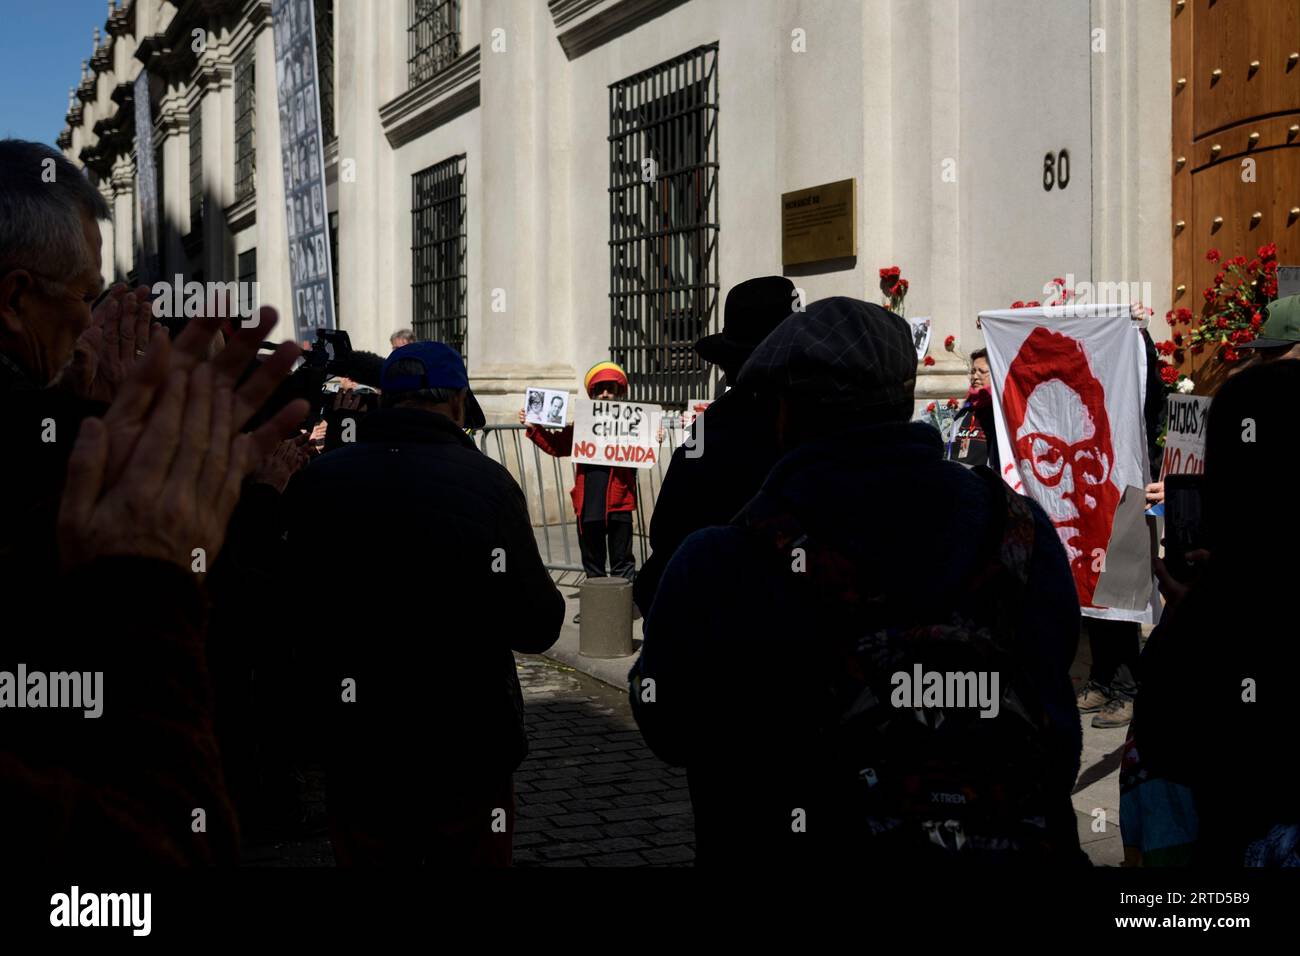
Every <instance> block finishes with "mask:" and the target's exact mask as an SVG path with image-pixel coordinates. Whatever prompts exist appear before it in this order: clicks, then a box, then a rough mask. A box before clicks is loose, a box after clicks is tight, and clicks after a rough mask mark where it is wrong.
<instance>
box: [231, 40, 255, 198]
mask: <svg viewBox="0 0 1300 956" xmlns="http://www.w3.org/2000/svg"><path fill="white" fill-rule="evenodd" d="M256 62H257V61H256V59H255V57H254V52H253V44H251V43H250V44H249V45H248V46H247V47H246V48H245V49H244V52H243V53H241V54H240V55H239V57H238V58H237V59H236V60H235V199H236V200H239V199H243V198H245V197H246V196H249V195H251V194H252V193H253V191H254V190H255V189H257V143H256V140H255V138H254V130H253V127H254V125H255V123H254V120H255V119H256V113H257V89H256V72H255V69H254V67H255V65H256Z"/></svg>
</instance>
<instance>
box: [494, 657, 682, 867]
mask: <svg viewBox="0 0 1300 956" xmlns="http://www.w3.org/2000/svg"><path fill="white" fill-rule="evenodd" d="M516 660H517V661H518V664H519V681H520V684H521V685H522V686H523V691H524V713H525V717H526V719H527V722H528V740H529V748H530V752H529V755H528V759H527V760H525V761H524V763H523V765H522V766H520V768H519V770H518V771H517V772H516V773H515V790H516V792H517V794H518V801H519V811H518V818H517V820H516V825H515V843H514V845H515V865H516V866H647V865H651V864H655V865H681V866H684V865H688V864H690V863H691V861H692V860H694V858H695V847H694V840H695V828H694V820H693V818H692V816H691V801H690V796H689V794H688V793H687V789H686V775H685V771H684V770H682V769H681V768H678V767H669V766H667V765H665V764H664V763H662V762H661V761H660V760H659V759H658V758H657V757H655V756H654V754H652V753H651V752H650V751H649V749H647V747H646V746H645V743H644V741H643V740H642V739H641V733H640V731H638V730H637V729H636V724H635V722H634V721H633V720H632V714H631V709H630V707H629V706H628V702H627V694H626V693H625V692H622V691H619V690H617V689H615V688H613V687H610V686H609V685H607V684H603V683H601V682H600V681H597V680H594V679H593V678H590V677H588V676H587V675H585V674H582V673H579V672H578V671H575V670H572V669H570V668H568V667H565V666H564V665H562V664H557V663H555V662H554V661H551V660H548V659H546V658H543V657H529V656H524V655H516Z"/></svg>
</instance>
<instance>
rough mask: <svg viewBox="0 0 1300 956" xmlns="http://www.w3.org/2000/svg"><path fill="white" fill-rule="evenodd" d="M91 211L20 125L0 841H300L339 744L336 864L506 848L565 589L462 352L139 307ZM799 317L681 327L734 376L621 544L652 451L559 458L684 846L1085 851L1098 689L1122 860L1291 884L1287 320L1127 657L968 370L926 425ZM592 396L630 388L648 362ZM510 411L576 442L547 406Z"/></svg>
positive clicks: (7, 221) (831, 308) (595, 384)
mask: <svg viewBox="0 0 1300 956" xmlns="http://www.w3.org/2000/svg"><path fill="white" fill-rule="evenodd" d="M51 164H52V167H53V168H54V169H55V170H56V173H57V175H56V176H55V177H54V178H53V179H52V180H51V179H50V177H48V176H45V175H43V173H44V171H45V170H46V169H48V168H50V166H51ZM108 217H109V210H108V209H107V207H106V205H105V203H104V200H103V199H102V197H101V196H100V194H99V193H98V191H97V190H96V189H95V188H93V187H92V186H91V185H90V184H89V182H88V181H87V180H86V178H85V176H84V175H83V174H82V173H81V172H80V171H79V170H77V168H76V167H75V166H73V165H72V164H71V163H69V162H68V161H67V160H66V159H65V158H64V157H63V156H62V155H61V154H59V153H58V152H56V151H54V150H52V149H49V148H48V147H45V146H40V145H37V144H33V143H25V142H19V141H13V140H8V141H3V142H0V447H3V449H4V452H5V467H4V468H2V469H0V483H3V494H2V496H0V507H2V508H3V520H0V562H2V567H0V575H2V577H0V580H3V581H4V587H5V592H4V599H5V606H6V608H7V610H8V614H7V618H8V620H7V623H6V627H5V628H4V636H3V638H0V806H3V807H4V808H5V811H6V812H5V815H4V820H5V823H4V825H5V827H6V831H7V832H6V847H7V850H8V852H9V854H10V856H11V857H12V858H15V859H29V860H41V861H45V862H78V863H81V862H87V861H96V862H104V861H108V860H111V861H113V862H114V863H116V864H127V863H140V862H143V863H183V864H193V863H198V864H225V863H234V862H237V861H238V860H239V857H240V846H241V840H242V841H244V842H247V841H249V840H257V839H263V838H276V839H283V838H287V837H292V836H294V835H296V834H300V833H303V832H307V831H308V830H310V829H311V828H312V827H313V826H317V825H318V823H319V822H318V821H315V820H313V819H311V818H310V817H309V815H308V814H307V813H306V811H305V809H304V803H303V801H302V799H301V797H302V787H303V773H302V771H303V768H304V766H306V765H307V764H309V763H318V764H320V765H321V766H323V767H324V771H325V779H326V791H327V818H326V820H325V821H324V822H323V823H321V824H320V825H324V826H327V827H328V832H329V836H330V842H331V845H332V847H333V851H334V855H335V859H336V861H337V862H338V863H339V864H342V865H384V866H387V865H412V864H415V865H433V866H451V867H456V866H503V865H509V863H510V861H511V845H512V838H513V833H514V826H515V794H514V787H513V782H512V776H513V774H514V772H515V770H516V769H517V768H518V767H519V765H520V764H521V763H522V761H523V760H524V759H525V757H526V755H527V753H528V739H527V735H526V732H525V723H524V701H523V695H522V693H521V689H520V683H519V678H518V676H517V667H516V662H515V656H514V655H515V653H516V652H518V653H524V654H536V653H541V652H544V651H546V650H548V649H549V648H550V647H551V646H552V645H553V644H554V643H555V641H556V640H557V637H558V636H559V634H560V630H561V628H562V626H563V623H564V617H565V610H564V608H565V603H564V598H563V595H562V594H561V592H560V591H559V590H558V588H557V587H556V585H555V583H554V581H553V579H552V576H551V574H550V572H549V571H548V569H547V568H546V566H545V564H544V562H543V560H542V557H541V555H540V554H539V551H538V546H537V541H536V537H535V535H534V529H533V524H532V521H531V519H530V517H529V511H528V505H527V501H526V499H525V496H524V494H523V492H522V491H521V489H520V486H519V484H518V483H517V481H516V479H515V478H514V477H513V476H512V475H511V474H510V473H509V472H508V471H507V469H506V468H505V467H503V466H502V465H501V464H499V463H497V462H495V461H493V460H491V459H490V458H489V457H488V456H487V455H485V454H484V453H483V452H482V451H481V450H480V449H479V447H478V446H477V445H476V443H475V441H474V440H473V438H472V437H471V436H470V435H469V434H467V432H468V431H471V430H475V429H482V428H483V427H484V426H485V425H486V416H485V415H484V413H483V410H482V409H481V408H480V406H479V404H478V401H477V400H476V398H475V396H474V393H473V391H472V389H471V388H470V385H469V379H468V376H467V373H466V369H465V365H464V362H463V360H462V358H461V356H460V355H459V353H457V352H456V351H455V350H454V349H453V348H451V347H449V346H448V345H445V344H442V343H437V342H421V341H417V340H416V337H415V335H414V334H413V333H411V332H410V330H402V331H400V332H398V333H396V334H395V335H394V336H393V339H392V342H391V344H392V345H393V351H392V352H391V354H389V355H388V356H387V357H380V356H374V355H367V354H366V353H361V352H353V351H352V350H351V348H350V345H349V344H348V343H347V340H346V336H344V335H342V334H340V333H331V334H323V335H322V337H321V338H320V339H318V340H317V341H316V342H315V343H310V345H311V347H310V349H308V350H304V349H302V348H300V346H299V345H295V344H294V343H291V342H285V343H281V344H279V345H270V344H269V343H265V342H264V338H265V336H266V335H267V334H268V333H269V332H270V330H271V329H272V327H273V326H274V325H275V323H276V321H277V315H276V312H275V310H273V309H271V308H262V309H261V310H260V311H259V312H258V313H257V315H255V316H253V317H251V318H247V319H241V318H239V317H234V318H228V317H224V316H222V315H214V314H205V315H202V316H197V317H194V318H191V319H190V320H189V321H187V322H177V323H170V324H167V325H164V324H162V323H158V322H156V321H155V320H154V318H153V314H152V309H151V294H150V290H149V289H148V288H145V287H141V288H137V289H129V288H127V287H126V286H125V285H123V284H118V285H114V286H112V287H110V288H107V289H106V288H105V287H104V282H103V279H102V278H101V274H102V271H103V270H102V266H103V264H102V261H101V254H100V227H99V223H100V221H101V220H106V219H107V218H108ZM797 302H798V295H797V293H796V292H795V290H794V287H793V285H792V284H791V283H790V282H789V280H787V279H784V278H779V277H765V278H758V279H752V280H749V281H747V282H744V283H741V284H740V285H738V286H737V287H735V288H733V289H732V290H731V291H730V293H729V295H728V297H727V301H726V306H725V319H724V327H723V329H722V331H721V332H719V333H717V334H715V335H712V336H709V337H708V338H706V339H704V340H702V341H701V342H700V343H699V345H698V347H697V349H698V351H699V354H700V355H701V356H702V357H703V358H704V359H705V360H706V361H708V362H712V363H714V364H716V365H717V366H718V368H719V369H720V371H721V372H722V375H723V381H725V383H726V386H727V387H726V389H725V391H723V392H722V394H721V395H720V397H718V398H717V399H716V400H715V401H713V402H712V404H710V405H709V406H708V408H707V409H706V410H705V411H704V412H703V413H702V414H701V415H700V416H699V417H698V418H697V419H696V421H695V424H694V426H693V428H694V433H695V436H697V437H698V438H699V439H700V440H699V442H698V443H697V444H693V445H692V446H691V447H681V448H678V449H677V451H676V452H675V453H674V455H673V457H672V460H671V463H670V464H669V466H668V468H667V471H666V473H665V475H664V479H663V482H662V487H661V489H660V491H659V494H658V496H657V500H656V501H655V503H654V511H653V518H652V521H651V524H650V528H649V539H650V540H649V543H650V546H651V549H652V553H651V554H650V557H649V559H648V560H647V561H646V562H645V564H644V566H643V567H641V568H640V569H639V570H638V569H636V567H635V561H634V559H633V557H632V549H631V541H632V535H633V528H632V515H633V513H634V512H635V511H636V510H637V507H638V503H637V486H636V480H635V475H633V474H631V473H630V470H629V469H626V468H620V467H606V466H598V465H589V464H583V465H579V466H578V467H577V468H576V469H575V487H574V489H573V493H572V498H573V506H574V514H573V516H572V517H573V520H574V521H575V523H576V524H577V526H578V529H579V542H580V546H581V549H582V555H583V565H584V569H585V571H586V573H587V574H588V575H590V576H599V575H604V574H607V573H608V574H612V575H616V576H622V577H625V578H628V579H630V580H631V581H632V583H633V592H634V600H635V604H636V607H637V608H638V609H639V611H640V613H641V614H643V615H644V617H645V622H644V641H643V645H642V648H641V654H640V657H639V659H638V660H637V662H636V664H635V666H634V667H633V669H632V672H631V674H630V675H629V700H630V702H631V706H632V710H633V712H634V714H635V717H636V720H637V722H638V725H639V726H640V728H641V731H642V733H643V735H644V737H645V740H646V742H647V743H648V744H649V746H650V747H651V749H652V750H653V751H654V752H655V753H656V754H657V755H658V756H659V757H660V758H662V759H663V760H664V761H666V762H668V763H669V764H673V765H678V766H683V767H685V768H686V770H687V774H688V778H689V782H690V792H691V799H692V804H693V807H694V813H695V824H696V853H697V861H698V862H699V863H700V864H701V865H707V866H744V865H752V864H758V865H763V866H771V865H779V864H783V863H785V864H790V863H793V864H795V865H818V866H821V865H825V864H847V863H856V864H861V863H862V862H874V861H881V862H884V863H890V864H895V865H898V864H908V865H918V864H919V865H926V864H935V865H944V864H949V863H963V862H977V863H978V862H987V863H1011V864H1025V865H1031V866H1079V865H1086V864H1087V862H1088V861H1087V857H1086V856H1085V855H1084V853H1083V852H1082V850H1081V848H1080V838H1079V823H1078V816H1077V814H1076V812H1075V810H1074V807H1073V806H1072V802H1071V795H1072V793H1073V791H1074V790H1075V787H1076V781H1077V780H1078V779H1079V771H1080V754H1081V747H1082V728H1081V717H1080V715H1081V713H1082V714H1096V715H1097V716H1096V718H1095V721H1094V722H1095V723H1096V725H1097V726H1100V727H1127V728H1128V730H1127V733H1128V741H1127V743H1126V745H1125V750H1124V757H1123V759H1124V763H1123V772H1122V778H1121V785H1122V787H1123V789H1124V795H1125V802H1124V805H1123V811H1122V814H1123V821H1122V823H1123V828H1124V842H1125V845H1126V847H1128V848H1129V850H1130V858H1131V859H1130V862H1135V863H1136V862H1142V863H1146V864H1148V865H1151V864H1179V865H1188V864H1189V865H1196V866H1206V865H1223V866H1234V867H1239V866H1244V865H1266V866H1269V865H1300V851H1298V849H1297V846H1298V844H1300V800H1298V799H1297V797H1296V794H1297V793H1298V792H1300V791H1298V790H1297V780H1296V771H1295V769H1294V767H1295V762H1294V761H1293V760H1292V759H1291V756H1290V753H1289V749H1288V741H1289V740H1290V738H1291V734H1293V733H1295V732H1296V731H1297V729H1300V719H1298V718H1300V713H1298V712H1297V708H1298V707H1300V704H1297V703H1296V697H1295V696H1294V694H1293V693H1292V691H1291V687H1290V684H1291V682H1292V680H1293V679H1294V675H1295V674H1296V673H1297V667H1296V665H1297V650H1296V648H1297V642H1296V641H1295V640H1294V631H1295V628H1294V624H1293V623H1292V614H1291V611H1290V607H1289V587H1290V586H1291V584H1292V580H1293V578H1294V577H1295V570H1294V569H1295V563H1294V561H1293V559H1292V558H1291V555H1290V554H1289V547H1288V546H1287V545H1286V542H1287V541H1289V538H1290V533H1291V530H1292V529H1291V526H1290V522H1289V520H1288V518H1287V517H1286V516H1287V515H1288V514H1289V513H1290V511H1289V510H1288V508H1289V506H1288V505H1287V502H1288V501H1290V500H1291V499H1290V494H1289V493H1288V492H1287V490H1286V489H1288V488H1292V487H1294V486H1295V483H1296V475H1297V474H1298V473H1300V472H1298V471H1297V453H1296V447H1297V442H1296V440H1295V436H1294V433H1293V431H1292V423H1291V419H1292V418H1293V417H1294V412H1293V409H1292V408H1291V402H1293V401H1295V400H1296V396H1297V395H1300V361H1296V360H1295V358H1296V354H1295V353H1296V351H1297V350H1300V342H1298V343H1297V344H1296V346H1295V347H1294V348H1291V347H1290V346H1287V347H1285V348H1279V347H1275V348H1274V351H1273V352H1272V353H1270V354H1269V355H1267V356H1263V357H1262V358H1261V360H1260V361H1259V362H1258V363H1256V365H1255V366H1254V367H1251V368H1248V369H1246V370H1244V371H1242V372H1241V373H1240V374H1237V375H1234V376H1233V377H1232V378H1231V379H1230V380H1228V381H1227V383H1226V384H1225V385H1224V386H1223V387H1222V388H1221V389H1220V390H1219V392H1218V393H1217V394H1216V396H1215V398H1214V401H1213V404H1212V406H1211V411H1210V418H1209V423H1208V429H1207V438H1206V470H1205V485H1204V498H1203V508H1204V526H1205V535H1204V548H1203V549H1201V550H1200V551H1199V552H1198V553H1197V554H1196V555H1195V556H1194V560H1193V561H1192V562H1191V563H1188V562H1186V561H1179V562H1177V563H1176V564H1175V563H1173V562H1169V561H1168V558H1169V555H1166V559H1165V560H1161V559H1156V561H1155V563H1154V564H1155V566H1154V568H1153V570H1154V573H1155V574H1156V575H1157V577H1158V578H1159V579H1160V582H1161V593H1162V597H1163V602H1162V603H1163V613H1162V615H1161V616H1160V619H1159V623H1158V625H1157V626H1156V627H1155V629H1154V630H1153V631H1152V632H1151V633H1150V634H1149V636H1148V637H1147V638H1146V640H1145V646H1143V639H1142V633H1141V628H1140V626H1139V625H1136V624H1127V623H1122V622H1121V623H1119V624H1116V623H1114V622H1101V621H1096V620H1087V621H1086V622H1085V620H1084V618H1083V617H1082V616H1081V611H1080V605H1079V599H1078V597H1077V593H1076V586H1075V580H1074V577H1073V575H1072V572H1071V566H1070V560H1069V558H1068V557H1067V554H1066V551H1065V548H1064V546H1063V544H1062V541H1061V540H1060V538H1059V537H1058V534H1057V529H1056V528H1055V527H1054V526H1053V524H1052V522H1051V521H1050V520H1049V519H1048V516H1047V515H1046V513H1045V512H1044V511H1043V509H1042V508H1041V507H1039V505H1038V504H1036V503H1035V502H1034V501H1033V500H1031V499H1030V498H1028V497H1024V496H1022V495H1019V494H1016V493H1015V492H1014V491H1012V490H1011V488H1010V487H1009V486H1008V485H1007V484H1006V483H1005V482H1004V481H1003V480H1002V479H1001V478H1000V477H999V476H998V472H997V470H996V468H997V459H996V454H997V453H996V440H995V434H994V432H995V427H996V426H995V423H994V420H993V417H992V416H991V415H990V413H989V405H990V402H991V401H992V399H991V397H990V395H989V394H988V392H989V389H990V376H989V374H988V364H987V358H986V356H984V355H982V354H980V353H976V354H975V356H974V357H973V361H972V370H971V393H970V394H969V395H968V396H967V400H966V402H965V403H964V405H963V406H962V409H961V412H960V414H959V416H958V422H957V426H956V427H955V429H954V432H953V439H955V441H954V440H945V437H944V436H941V435H940V434H939V432H937V431H936V430H935V429H934V428H933V427H932V426H931V425H929V424H927V423H924V422H920V421H913V420H912V419H913V417H914V409H915V407H916V402H915V395H914V393H915V386H916V378H917V365H918V361H917V354H916V348H915V346H914V343H913V338H912V333H911V329H910V327H909V326H908V324H907V323H906V322H905V321H904V320H903V319H901V318H899V317H898V316H896V315H894V314H893V313H892V312H890V311H888V310H887V309H886V308H884V307H882V306H879V305H875V304H872V303H868V302H865V301H861V300H857V299H852V298H846V297H835V298H829V299H823V300H821V301H817V302H813V303H811V304H809V305H807V306H806V307H799V308H798V309H797V310H793V311H792V309H793V307H794V305H795V303H797ZM1291 307H1292V306H1287V308H1291ZM206 311H208V312H211V310H206ZM222 311H224V310H222ZM1148 343H1149V340H1148ZM981 363H983V364H982V365H981ZM1157 385H1158V383H1157ZM584 387H585V389H586V391H587V394H588V395H589V396H590V397H592V398H596V399H601V400H618V399H620V398H624V397H626V395H627V394H628V389H629V381H628V375H627V373H626V372H625V371H624V370H623V369H622V368H620V367H618V366H617V365H615V364H614V363H612V362H604V363H600V364H599V365H597V366H595V367H594V368H593V369H592V370H591V371H589V372H588V373H587V376H586V379H585V381H584ZM1162 404H1163V393H1162V391H1160V390H1159V389H1158V387H1157V388H1156V389H1155V390H1154V391H1151V390H1149V391H1148V395H1147V401H1146V408H1145V412H1146V417H1147V422H1146V425H1145V427H1146V432H1147V435H1148V438H1149V439H1150V440H1151V442H1152V448H1151V452H1152V455H1153V471H1158V455H1159V450H1158V448H1156V447H1155V445H1154V439H1155V437H1156V436H1157V435H1158V433H1159V419H1158V415H1159V412H1160V409H1161V406H1162ZM1142 412H1143V410H1139V409H1134V411H1133V414H1135V415H1140V414H1142ZM521 421H522V413H521ZM1247 422H1249V436H1250V437H1249V440H1247V439H1246V438H1245V429H1246V428H1247V425H1246V423H1247ZM527 434H528V437H529V438H530V439H531V440H532V441H533V442H534V443H535V444H536V445H537V446H538V447H539V448H540V449H541V450H543V451H546V452H547V453H548V454H552V455H556V456H565V455H567V454H569V453H570V451H571V445H572V440H573V434H572V426H569V427H568V428H558V429H550V428H546V427H542V426H538V425H535V424H534V425H529V426H528V431H527ZM954 446H956V450H955V447H954ZM990 463H991V464H992V465H993V467H992V468H989V467H987V466H988V465H989V464H990ZM1148 494H1149V496H1150V497H1151V498H1152V500H1158V498H1159V497H1160V494H1161V489H1160V488H1158V487H1154V488H1150V489H1148ZM1085 631H1086V632H1087V633H1088V634H1089V637H1090V640H1091V643H1092V672H1091V674H1090V675H1089V680H1088V681H1087V682H1085V683H1084V685H1083V686H1082V687H1077V688H1076V687H1075V685H1074V683H1073V681H1072V679H1071V673H1070V671H1071V666H1072V665H1073V663H1074V661H1075V658H1076V652H1077V651H1078V644H1079V640H1080V636H1081V633H1083V632H1085ZM954 695H956V696H957V698H959V699H960V703H956V704H955V703H954Z"/></svg>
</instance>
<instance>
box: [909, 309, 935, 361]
mask: <svg viewBox="0 0 1300 956" xmlns="http://www.w3.org/2000/svg"><path fill="white" fill-rule="evenodd" d="M907 324H908V325H910V326H911V327H912V344H913V345H915V346H916V360H917V361H918V362H922V361H924V360H925V353H926V352H928V351H930V332H931V328H930V317H929V316H928V315H924V316H920V317H918V318H915V319H908V320H907Z"/></svg>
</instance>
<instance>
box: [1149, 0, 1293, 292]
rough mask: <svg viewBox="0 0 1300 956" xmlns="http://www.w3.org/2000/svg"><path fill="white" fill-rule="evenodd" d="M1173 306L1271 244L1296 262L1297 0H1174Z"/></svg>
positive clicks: (1281, 258)
mask: <svg viewBox="0 0 1300 956" xmlns="http://www.w3.org/2000/svg"><path fill="white" fill-rule="evenodd" d="M1171 8H1172V16H1173V29H1172V43H1173V49H1172V58H1171V59H1172V64H1173V77H1172V79H1173V84H1174V86H1173V288H1174V296H1173V307H1174V308H1175V309H1178V308H1187V309H1191V310H1192V311H1193V312H1194V313H1199V312H1200V310H1201V306H1202V304H1203V299H1202V297H1201V293H1202V291H1203V290H1204V289H1205V288H1206V287H1208V286H1209V285H1210V284H1211V283H1212V282H1213V281H1214V275H1215V273H1216V272H1217V271H1218V269H1219V268H1220V267H1219V266H1216V265H1215V264H1214V263H1212V262H1209V261H1208V260H1207V259H1206V257H1205V254H1206V252H1207V251H1208V250H1209V249H1211V248H1214V249H1218V250H1220V252H1221V253H1222V254H1223V257H1224V258H1231V257H1232V256H1236V255H1244V256H1246V258H1247V259H1251V258H1253V257H1254V256H1255V252H1256V250H1257V249H1258V248H1259V247H1260V246H1262V245H1264V244H1265V243H1269V242H1275V243H1277V258H1278V262H1279V263H1280V264H1282V265H1296V264H1300V0H1171Z"/></svg>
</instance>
